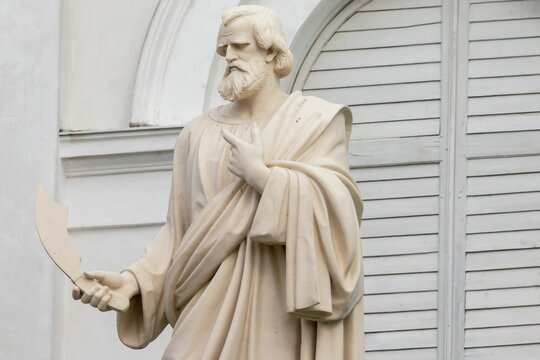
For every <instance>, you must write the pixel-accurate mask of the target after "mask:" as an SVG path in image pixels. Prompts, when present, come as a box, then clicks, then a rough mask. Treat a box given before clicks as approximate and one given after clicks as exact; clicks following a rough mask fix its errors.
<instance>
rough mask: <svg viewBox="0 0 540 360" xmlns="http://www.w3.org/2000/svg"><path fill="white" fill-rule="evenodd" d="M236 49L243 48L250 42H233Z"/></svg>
mask: <svg viewBox="0 0 540 360" xmlns="http://www.w3.org/2000/svg"><path fill="white" fill-rule="evenodd" d="M232 45H233V46H234V47H235V48H236V49H243V48H245V47H247V46H248V45H249V43H234V44H232Z"/></svg>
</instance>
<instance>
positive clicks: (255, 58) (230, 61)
mask: <svg viewBox="0 0 540 360" xmlns="http://www.w3.org/2000/svg"><path fill="white" fill-rule="evenodd" d="M222 19H223V22H222V24H221V26H220V28H219V35H218V39H217V49H216V51H217V53H218V54H219V55H221V56H222V57H224V58H225V60H226V61H227V69H226V70H225V74H224V76H223V79H222V81H221V83H220V84H219V86H218V91H219V93H220V94H221V96H222V97H223V98H224V99H226V100H229V101H235V100H240V99H244V98H246V97H249V96H250V95H252V94H253V93H256V92H257V91H258V90H260V89H261V88H262V87H263V86H264V85H265V84H266V83H267V82H268V81H271V80H273V79H272V78H274V79H280V78H282V77H285V76H287V75H288V74H289V73H290V72H291V68H292V65H293V57H292V54H291V52H290V51H289V48H288V47H287V43H286V41H285V38H284V36H283V30H282V28H281V23H280V21H279V18H278V16H277V14H276V13H275V12H274V11H273V10H271V9H269V8H266V7H264V6H258V5H243V6H238V7H235V8H232V9H231V10H229V11H227V12H225V13H224V14H223V16H222Z"/></svg>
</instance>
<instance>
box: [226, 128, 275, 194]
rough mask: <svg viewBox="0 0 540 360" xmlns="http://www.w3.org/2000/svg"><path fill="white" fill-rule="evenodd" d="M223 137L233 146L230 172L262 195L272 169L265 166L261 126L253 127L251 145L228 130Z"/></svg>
mask: <svg viewBox="0 0 540 360" xmlns="http://www.w3.org/2000/svg"><path fill="white" fill-rule="evenodd" d="M222 135H223V138H224V139H225V141H227V142H228V143H229V144H231V157H230V159H229V170H230V171H231V172H232V173H233V174H235V175H236V176H238V177H241V178H242V179H244V180H245V181H246V182H247V183H248V184H249V185H251V186H253V187H254V188H255V190H257V191H258V192H259V193H262V191H263V189H264V185H265V184H266V181H267V180H268V176H270V169H269V168H268V167H267V166H266V165H265V164H264V146H263V143H262V140H261V133H260V130H259V126H258V125H257V124H253V125H252V126H251V140H252V143H251V144H250V143H247V142H245V141H243V140H241V139H239V138H238V137H236V136H234V135H233V134H232V133H231V132H230V131H228V130H226V129H223V130H222Z"/></svg>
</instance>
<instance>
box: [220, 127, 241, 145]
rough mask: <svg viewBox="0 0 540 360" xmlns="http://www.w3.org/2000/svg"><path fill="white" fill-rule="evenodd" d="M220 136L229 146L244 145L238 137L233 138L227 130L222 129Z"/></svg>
mask: <svg viewBox="0 0 540 360" xmlns="http://www.w3.org/2000/svg"><path fill="white" fill-rule="evenodd" d="M221 134H222V135H223V138H224V139H225V141H226V142H228V143H229V144H231V145H232V146H234V147H236V146H238V145H242V144H244V142H243V141H242V140H240V139H239V138H238V137H236V136H234V135H233V133H231V132H230V131H229V130H227V129H222V130H221Z"/></svg>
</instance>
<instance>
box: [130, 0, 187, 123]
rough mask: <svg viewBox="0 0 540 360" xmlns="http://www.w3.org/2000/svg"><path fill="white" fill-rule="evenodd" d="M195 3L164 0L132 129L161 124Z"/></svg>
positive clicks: (146, 51)
mask: <svg viewBox="0 0 540 360" xmlns="http://www.w3.org/2000/svg"><path fill="white" fill-rule="evenodd" d="M192 2H193V0H161V1H160V2H159V4H158V6H157V9H156V12H155V14H154V17H153V19H152V23H151V25H150V29H149V30H148V35H147V37H146V40H145V42H144V47H143V51H142V54H141V59H140V62H139V68H138V70H137V78H136V79H137V80H136V82H135V89H134V96H133V104H132V108H131V121H130V123H129V124H130V126H147V125H158V124H159V115H160V114H159V105H160V103H161V95H162V90H163V82H164V78H165V73H166V70H167V66H168V64H169V59H170V55H171V53H172V50H173V47H174V40H175V38H176V36H177V33H178V30H179V28H180V25H181V24H182V21H183V20H184V17H185V15H186V13H187V11H188V9H189V8H190V7H191V3H192Z"/></svg>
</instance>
